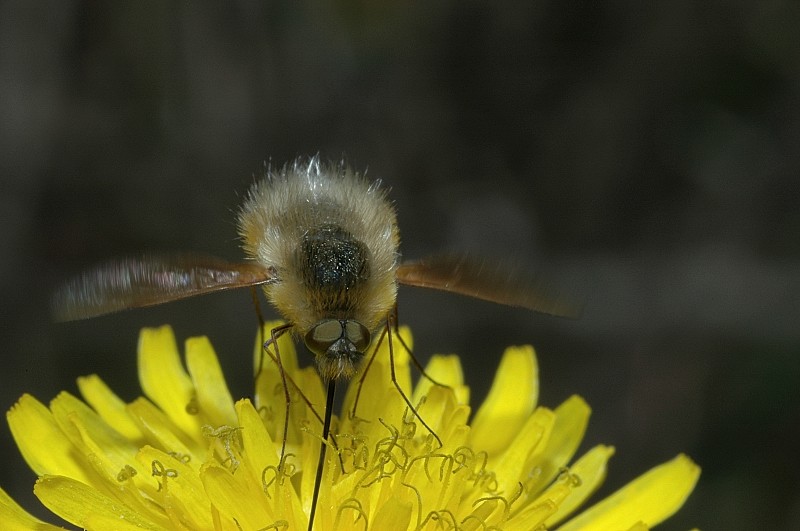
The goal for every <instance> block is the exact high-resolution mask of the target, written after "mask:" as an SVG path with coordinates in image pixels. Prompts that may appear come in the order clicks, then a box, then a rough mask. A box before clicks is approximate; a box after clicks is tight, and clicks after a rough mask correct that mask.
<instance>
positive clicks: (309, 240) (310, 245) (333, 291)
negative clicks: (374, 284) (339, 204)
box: [298, 224, 370, 318]
mask: <svg viewBox="0 0 800 531" xmlns="http://www.w3.org/2000/svg"><path fill="white" fill-rule="evenodd" d="M369 258H370V257H369V249H368V248H367V246H366V245H364V243H362V242H361V241H359V240H357V239H356V238H355V237H353V235H352V234H351V233H349V232H348V231H346V230H344V229H343V228H341V227H339V226H338V225H334V224H325V225H321V226H319V227H316V228H314V229H312V230H309V231H308V232H306V233H305V234H304V235H303V239H302V242H301V244H300V246H299V248H298V264H299V266H300V268H299V269H300V271H301V274H302V278H303V282H304V283H305V285H306V287H307V288H308V289H307V292H308V293H309V294H310V295H311V299H312V300H311V305H312V307H313V308H314V309H315V311H316V312H317V313H318V314H319V315H320V316H324V317H332V318H348V317H349V318H353V317H354V315H352V312H353V311H355V310H357V306H358V302H359V299H360V297H361V295H362V294H361V293H360V292H361V288H362V286H363V285H364V284H365V283H366V282H367V281H368V280H369V276H370V267H369Z"/></svg>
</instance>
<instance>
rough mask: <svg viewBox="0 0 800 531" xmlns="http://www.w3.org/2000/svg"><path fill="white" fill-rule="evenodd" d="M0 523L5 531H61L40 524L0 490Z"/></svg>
mask: <svg viewBox="0 0 800 531" xmlns="http://www.w3.org/2000/svg"><path fill="white" fill-rule="evenodd" d="M0 522H3V529H6V530H7V531H51V530H54V529H62V528H60V527H56V526H54V525H50V524H48V523H45V522H42V521H41V520H39V519H38V518H35V517H33V516H32V515H30V514H28V513H27V511H25V509H23V508H22V507H20V506H19V505H17V503H16V502H15V501H14V500H13V499H11V496H9V495H8V494H6V491H4V490H3V489H0Z"/></svg>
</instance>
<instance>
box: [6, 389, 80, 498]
mask: <svg viewBox="0 0 800 531" xmlns="http://www.w3.org/2000/svg"><path fill="white" fill-rule="evenodd" d="M7 417H8V425H9V427H10V428H11V434H12V435H13V436H14V440H15V441H16V443H17V446H18V447H19V450H20V453H22V457H24V458H25V461H26V462H27V463H28V466H30V467H31V469H32V470H33V471H34V472H36V474H37V475H40V476H42V475H45V474H58V475H65V476H70V477H73V478H75V479H77V480H79V481H83V482H85V483H88V482H89V478H90V477H94V475H93V473H92V472H91V470H90V469H89V467H88V466H86V463H85V462H84V461H83V460H82V459H80V458H79V457H78V456H77V455H76V448H75V446H74V445H73V444H72V442H71V441H70V440H69V439H68V438H67V437H65V436H64V432H62V431H61V428H59V426H58V423H56V420H55V419H54V418H53V414H52V413H51V412H50V410H49V409H47V407H45V406H44V404H42V403H41V402H39V401H38V400H36V399H35V398H33V397H32V396H31V395H27V394H26V395H22V397H21V398H20V399H19V402H17V403H16V404H15V405H14V407H12V408H11V409H10V410H9V411H8V413H7ZM42 441H47V444H42Z"/></svg>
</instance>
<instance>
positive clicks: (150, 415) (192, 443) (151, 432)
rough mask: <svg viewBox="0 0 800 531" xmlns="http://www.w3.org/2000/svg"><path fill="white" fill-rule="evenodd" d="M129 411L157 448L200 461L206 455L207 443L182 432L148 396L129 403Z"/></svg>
mask: <svg viewBox="0 0 800 531" xmlns="http://www.w3.org/2000/svg"><path fill="white" fill-rule="evenodd" d="M128 411H129V412H130V414H131V417H133V418H134V420H136V423H137V425H138V426H139V429H141V430H142V433H144V434H145V438H146V439H147V440H148V441H149V442H150V444H152V445H153V446H155V447H156V448H158V449H161V450H164V451H166V452H173V453H176V454H181V455H188V456H190V457H191V459H192V460H193V461H198V462H199V459H198V458H199V457H203V456H204V455H205V452H204V449H205V446H207V444H205V443H204V442H203V444H201V441H196V440H191V439H189V438H188V437H187V436H186V435H185V434H183V433H180V432H179V431H178V429H177V427H176V426H175V425H174V424H172V421H171V419H169V418H167V416H166V415H165V414H164V413H163V412H162V411H161V410H159V409H158V408H156V407H155V406H154V405H153V404H152V403H150V401H149V400H147V399H146V398H137V399H136V400H134V401H133V402H131V403H130V404H128Z"/></svg>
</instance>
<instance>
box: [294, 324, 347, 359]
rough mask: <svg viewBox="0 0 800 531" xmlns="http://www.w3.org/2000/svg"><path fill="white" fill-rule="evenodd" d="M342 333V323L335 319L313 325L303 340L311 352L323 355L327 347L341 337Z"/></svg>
mask: <svg viewBox="0 0 800 531" xmlns="http://www.w3.org/2000/svg"><path fill="white" fill-rule="evenodd" d="M342 332H343V330H342V323H340V322H339V321H338V320H336V319H326V320H324V321H320V322H319V323H317V324H315V325H314V327H313V328H312V329H311V330H309V331H308V333H307V334H306V337H305V338H304V339H305V342H306V346H307V347H308V349H309V350H310V351H311V352H313V353H314V354H325V352H327V350H328V347H330V346H331V345H332V344H334V343H335V342H336V341H338V340H339V338H341V337H342Z"/></svg>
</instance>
